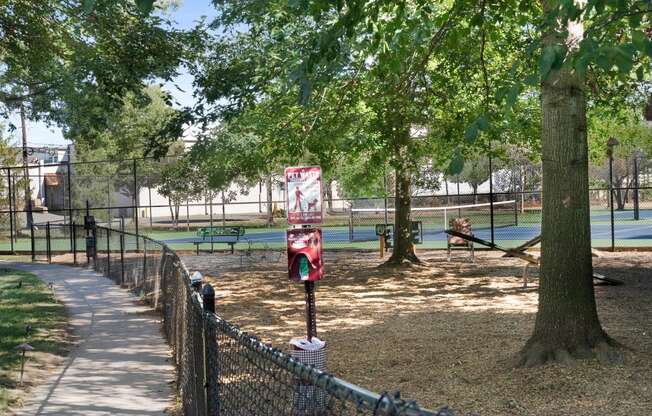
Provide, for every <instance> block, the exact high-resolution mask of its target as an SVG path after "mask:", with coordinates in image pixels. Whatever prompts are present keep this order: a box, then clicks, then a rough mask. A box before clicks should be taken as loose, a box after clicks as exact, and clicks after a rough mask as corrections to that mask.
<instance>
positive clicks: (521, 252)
mask: <svg viewBox="0 0 652 416" xmlns="http://www.w3.org/2000/svg"><path fill="white" fill-rule="evenodd" d="M446 234H449V235H452V236H455V237H459V238H462V239H465V240H468V241H472V242H474V243H478V244H481V245H483V246H486V247H489V248H493V249H496V250H499V251H502V252H505V253H507V254H509V255H510V256H513V257H518V258H519V259H521V260H523V261H525V262H526V264H525V266H524V268H523V287H527V267H528V266H529V265H530V264H534V265H537V266H538V265H539V262H540V257H539V256H537V255H535V254H532V253H528V252H526V250H527V249H528V248H530V247H532V246H533V245H535V244H537V243H538V242H539V241H540V240H541V236H538V237H535V238H533V239H532V240H530V241H528V242H526V243H525V244H522V245H520V246H519V247H516V248H505V247H501V246H499V245H498V244H494V243H491V242H490V241H486V240H483V239H481V238H478V237H475V236H472V235H468V234H464V233H461V232H458V231H455V230H446ZM537 239H538V240H537ZM593 278H594V279H595V280H599V281H600V282H602V283H603V284H607V285H613V286H617V285H622V284H623V283H624V282H623V281H622V280H618V279H613V278H611V277H606V276H604V275H601V274H599V273H595V272H594V273H593Z"/></svg>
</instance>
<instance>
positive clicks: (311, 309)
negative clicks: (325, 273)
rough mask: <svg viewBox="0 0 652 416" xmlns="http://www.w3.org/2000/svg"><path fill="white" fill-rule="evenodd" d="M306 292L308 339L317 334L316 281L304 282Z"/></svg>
mask: <svg viewBox="0 0 652 416" xmlns="http://www.w3.org/2000/svg"><path fill="white" fill-rule="evenodd" d="M304 288H305V292H306V329H307V331H308V341H312V337H316V336H317V310H316V306H315V282H310V281H308V282H304Z"/></svg>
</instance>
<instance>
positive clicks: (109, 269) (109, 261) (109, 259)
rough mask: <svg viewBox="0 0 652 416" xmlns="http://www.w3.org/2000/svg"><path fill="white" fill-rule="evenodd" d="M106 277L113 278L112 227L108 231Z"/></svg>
mask: <svg viewBox="0 0 652 416" xmlns="http://www.w3.org/2000/svg"><path fill="white" fill-rule="evenodd" d="M106 275H107V276H108V277H111V227H110V226H109V227H108V228H107V229H106Z"/></svg>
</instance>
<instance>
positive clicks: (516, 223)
mask: <svg viewBox="0 0 652 416" xmlns="http://www.w3.org/2000/svg"><path fill="white" fill-rule="evenodd" d="M517 195H518V194H516V193H514V225H515V226H517V227H518V200H517V198H518V197H517Z"/></svg>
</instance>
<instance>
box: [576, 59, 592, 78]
mask: <svg viewBox="0 0 652 416" xmlns="http://www.w3.org/2000/svg"><path fill="white" fill-rule="evenodd" d="M588 66H589V56H588V55H582V56H580V57H579V58H577V60H576V61H575V72H577V75H578V76H579V77H580V78H584V77H585V76H586V68H587V67H588Z"/></svg>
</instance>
